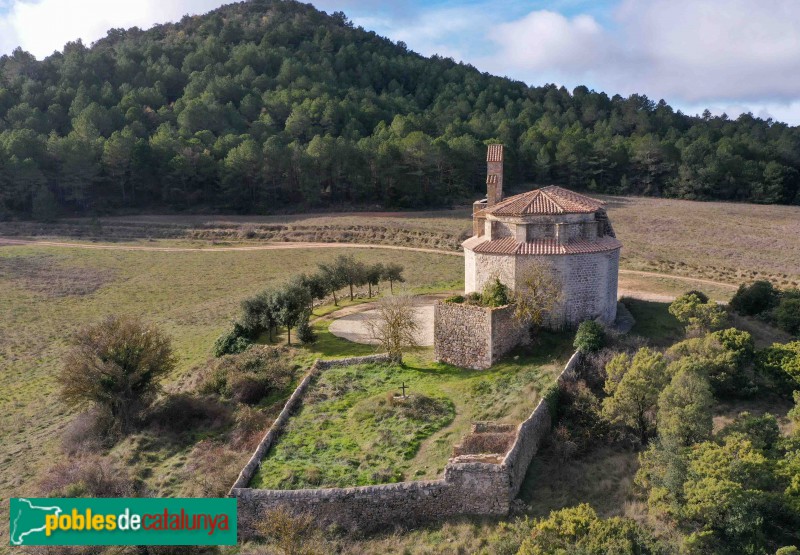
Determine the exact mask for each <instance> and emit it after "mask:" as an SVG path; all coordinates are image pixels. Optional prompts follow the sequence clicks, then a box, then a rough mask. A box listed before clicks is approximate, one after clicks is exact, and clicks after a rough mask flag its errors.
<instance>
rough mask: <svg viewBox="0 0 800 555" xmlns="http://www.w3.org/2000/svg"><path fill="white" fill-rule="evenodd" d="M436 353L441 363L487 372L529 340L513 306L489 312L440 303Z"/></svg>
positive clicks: (436, 319) (435, 327) (436, 310)
mask: <svg viewBox="0 0 800 555" xmlns="http://www.w3.org/2000/svg"><path fill="white" fill-rule="evenodd" d="M433 320H434V324H433V338H434V340H433V344H434V347H433V349H434V350H433V353H434V358H435V359H436V360H438V361H441V362H446V363H448V364H453V365H455V366H460V367H461V368H472V369H474V370H485V369H486V368H490V367H491V366H492V364H494V363H495V362H497V360H498V359H499V358H500V357H502V356H503V355H504V354H506V353H507V352H508V351H510V350H511V349H513V348H514V347H516V346H517V345H519V344H520V342H521V341H523V340H524V339H527V338H526V332H527V329H526V327H525V326H520V325H519V324H518V323H517V322H516V321H515V320H514V308H513V307H512V306H506V307H499V308H486V307H480V306H473V305H467V304H458V303H446V302H438V303H436V305H435V307H434V318H433Z"/></svg>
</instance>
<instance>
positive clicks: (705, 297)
mask: <svg viewBox="0 0 800 555" xmlns="http://www.w3.org/2000/svg"><path fill="white" fill-rule="evenodd" d="M685 294H686V295H694V296H696V297H697V298H698V299H700V302H701V303H704V304H705V303H708V302H709V301H710V300H711V299H709V298H708V295H706V294H705V293H703V292H702V291H698V290H697V289H692V290H691V291H687V292H686V293H685Z"/></svg>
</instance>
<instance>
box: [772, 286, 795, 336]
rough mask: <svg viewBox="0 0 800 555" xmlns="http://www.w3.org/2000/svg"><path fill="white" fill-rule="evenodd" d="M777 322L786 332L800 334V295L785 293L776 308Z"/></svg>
mask: <svg viewBox="0 0 800 555" xmlns="http://www.w3.org/2000/svg"><path fill="white" fill-rule="evenodd" d="M775 323H776V324H778V327H779V328H780V329H782V330H783V331H785V332H786V333H791V334H792V335H800V297H797V296H794V295H793V296H788V295H785V296H783V297H782V298H781V301H780V303H778V307H777V308H776V309H775Z"/></svg>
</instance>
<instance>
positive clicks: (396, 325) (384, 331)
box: [367, 295, 419, 362]
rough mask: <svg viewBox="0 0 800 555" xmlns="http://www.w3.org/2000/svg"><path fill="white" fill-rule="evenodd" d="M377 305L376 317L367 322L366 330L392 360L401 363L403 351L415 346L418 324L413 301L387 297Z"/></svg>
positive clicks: (403, 297)
mask: <svg viewBox="0 0 800 555" xmlns="http://www.w3.org/2000/svg"><path fill="white" fill-rule="evenodd" d="M377 304H378V308H377V311H378V317H377V318H375V319H373V320H369V321H367V328H368V329H369V332H370V335H371V337H372V338H373V339H374V340H376V341H377V342H378V343H379V344H380V346H381V347H382V348H383V349H384V350H385V351H386V352H387V353H389V356H390V357H391V358H392V360H394V361H396V362H401V361H402V360H403V350H404V349H408V348H411V347H416V346H417V332H418V331H419V323H418V322H417V318H416V311H415V309H414V301H413V300H412V298H411V297H410V296H409V295H388V296H386V297H383V298H381V299H380V300H379V301H378V303H377Z"/></svg>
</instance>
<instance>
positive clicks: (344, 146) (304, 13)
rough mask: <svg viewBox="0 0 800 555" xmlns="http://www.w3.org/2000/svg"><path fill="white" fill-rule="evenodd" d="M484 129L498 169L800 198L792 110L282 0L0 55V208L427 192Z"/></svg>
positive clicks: (241, 203)
mask: <svg viewBox="0 0 800 555" xmlns="http://www.w3.org/2000/svg"><path fill="white" fill-rule="evenodd" d="M492 141H497V142H502V143H504V144H505V145H506V152H507V157H506V168H507V174H508V175H507V182H508V183H510V184H512V185H513V184H515V183H516V184H522V183H528V182H531V181H536V182H548V183H550V182H552V183H559V184H564V185H566V186H569V187H572V188H578V189H589V190H591V191H596V192H601V193H611V194H643V195H652V196H669V197H676V198H687V199H718V200H739V201H747V202H760V203H793V202H800V198H798V184H799V183H800V174H799V173H798V169H800V131H798V128H795V127H789V126H787V125H785V124H781V123H777V122H773V121H771V120H768V121H764V120H761V119H758V118H754V117H752V116H751V115H743V116H741V117H739V118H738V119H737V120H735V121H731V120H729V119H728V118H727V117H724V116H723V117H717V118H712V117H711V116H710V114H705V115H704V116H703V117H699V118H698V117H690V116H687V115H684V114H682V113H680V112H676V111H674V110H673V109H672V108H671V107H670V106H669V105H668V104H667V103H666V102H664V101H663V100H662V101H659V102H654V101H652V100H650V99H648V98H647V97H645V96H641V95H632V96H630V97H629V98H623V97H621V96H619V95H615V96H613V97H609V96H608V95H606V94H604V93H596V92H593V91H590V90H588V89H587V88H586V87H578V88H576V89H575V90H573V91H571V92H570V91H567V90H566V89H564V88H563V87H562V88H558V87H556V86H555V85H545V86H541V87H529V86H527V85H526V84H524V83H521V82H518V81H513V80H510V79H506V78H501V77H495V76H492V75H489V74H486V73H481V72H479V71H478V70H477V69H475V68H474V67H472V66H469V65H465V64H459V63H456V62H454V61H453V60H451V59H447V58H441V57H437V56H434V57H431V58H425V57H423V56H420V55H418V54H416V53H414V52H412V51H410V50H408V48H407V47H406V45H405V44H403V43H396V44H395V43H393V42H391V41H389V40H387V39H385V38H382V37H380V36H378V35H376V34H375V33H374V32H371V31H368V30H365V29H362V28H360V27H355V26H354V25H353V24H352V23H351V22H350V21H349V20H348V19H347V17H346V16H345V15H344V14H343V13H340V12H337V13H334V14H333V15H327V14H325V13H323V12H320V11H318V10H316V9H314V8H313V7H312V6H310V5H307V4H301V3H298V2H294V1H279V0H258V1H251V2H241V3H235V4H230V5H227V6H223V7H222V8H219V9H217V10H214V11H212V12H210V13H208V14H205V15H202V16H194V17H188V16H187V17H184V18H183V19H182V20H181V21H180V22H178V23H169V24H164V25H157V26H155V27H153V28H152V29H149V30H147V31H143V30H141V29H137V28H132V29H128V30H122V29H112V30H110V31H109V32H108V35H107V36H106V37H105V38H103V39H101V40H99V41H97V42H96V43H95V44H93V45H91V46H89V47H87V46H86V45H84V44H82V43H81V42H80V41H78V42H71V43H68V44H67V45H66V46H65V47H64V49H63V52H57V53H55V54H53V55H51V56H49V57H47V58H45V59H44V60H41V61H38V60H36V59H35V58H34V57H33V56H32V55H30V54H28V53H26V52H23V51H22V50H19V49H17V50H16V51H14V53H13V54H12V55H10V56H3V57H1V58H0V218H3V217H23V218H26V217H34V218H38V219H50V218H53V217H57V216H59V215H64V214H74V213H77V214H89V215H91V214H104V213H109V212H119V211H137V212H142V211H145V212H148V211H149V212H164V211H192V212H198V211H201V212H202V211H205V212H208V211H213V212H274V211H276V210H284V209H287V210H288V209H296V208H299V207H304V208H305V207H309V206H312V207H334V208H335V207H340V206H355V205H359V204H361V205H363V204H370V205H376V204H377V205H382V206H387V207H400V208H417V207H425V206H437V205H444V204H449V203H453V202H459V201H463V200H468V199H469V200H471V199H473V198H474V197H475V196H476V195H478V194H479V191H482V190H483V163H482V159H483V152H484V148H485V147H484V143H486V142H492Z"/></svg>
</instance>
